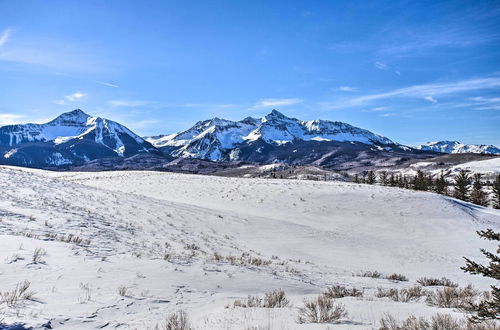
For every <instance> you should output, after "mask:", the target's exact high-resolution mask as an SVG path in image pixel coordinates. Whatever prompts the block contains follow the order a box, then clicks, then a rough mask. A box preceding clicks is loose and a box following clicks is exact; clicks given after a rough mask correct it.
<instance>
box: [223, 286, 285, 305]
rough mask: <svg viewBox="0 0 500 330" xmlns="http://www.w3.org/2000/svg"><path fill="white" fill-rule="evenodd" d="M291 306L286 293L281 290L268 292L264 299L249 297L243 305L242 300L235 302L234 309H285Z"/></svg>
mask: <svg viewBox="0 0 500 330" xmlns="http://www.w3.org/2000/svg"><path fill="white" fill-rule="evenodd" d="M289 304H290V301H289V300H288V298H287V297H286V294H285V291H283V290H281V289H279V290H274V291H271V292H267V293H266V294H265V295H264V298H263V299H262V298H260V297H258V296H251V295H248V298H247V301H246V303H243V302H242V301H241V300H235V301H234V302H233V307H243V308H247V307H264V308H283V307H286V306H288V305H289Z"/></svg>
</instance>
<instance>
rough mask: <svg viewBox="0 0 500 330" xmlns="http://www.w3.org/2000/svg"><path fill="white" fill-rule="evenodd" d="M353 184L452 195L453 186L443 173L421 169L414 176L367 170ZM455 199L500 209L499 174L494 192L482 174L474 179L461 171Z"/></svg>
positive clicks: (356, 177)
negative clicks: (484, 180)
mask: <svg viewBox="0 0 500 330" xmlns="http://www.w3.org/2000/svg"><path fill="white" fill-rule="evenodd" d="M354 182H356V183H366V184H381V185H383V186H391V187H399V188H406V189H413V190H419V191H432V192H435V193H438V194H441V195H447V196H449V195H450V191H449V189H448V187H449V186H450V183H449V182H448V180H447V179H446V176H445V174H444V172H443V171H441V174H440V175H438V176H437V177H433V176H432V175H430V174H425V173H424V172H423V171H421V170H418V171H417V173H416V174H415V175H413V176H408V175H403V174H401V173H390V174H389V173H388V172H387V171H380V172H378V175H377V174H376V173H375V172H374V171H371V170H370V171H367V172H365V173H363V174H362V175H359V174H356V175H355V176H354ZM451 184H452V185H453V193H452V197H455V198H457V199H460V200H463V201H466V202H471V203H474V204H477V205H481V206H487V205H488V204H491V206H493V207H494V208H497V209H500V175H497V176H496V178H495V180H494V181H493V183H491V192H490V193H488V192H487V191H486V190H485V183H484V182H483V180H482V176H481V174H479V173H475V174H474V175H472V176H471V174H470V173H469V171H467V170H460V172H459V173H458V174H457V175H456V176H455V178H454V180H453V182H451Z"/></svg>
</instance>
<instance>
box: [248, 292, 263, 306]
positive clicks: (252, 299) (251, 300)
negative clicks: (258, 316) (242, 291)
mask: <svg viewBox="0 0 500 330" xmlns="http://www.w3.org/2000/svg"><path fill="white" fill-rule="evenodd" d="M247 307H262V298H259V297H257V296H250V295H248V298H247Z"/></svg>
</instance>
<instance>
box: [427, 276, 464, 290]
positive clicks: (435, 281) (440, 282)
mask: <svg viewBox="0 0 500 330" xmlns="http://www.w3.org/2000/svg"><path fill="white" fill-rule="evenodd" d="M417 283H418V284H420V285H421V286H449V287H453V288H456V287H458V284H457V283H455V282H452V281H451V280H450V279H447V278H446V277H442V278H430V277H422V278H419V279H418V280H417Z"/></svg>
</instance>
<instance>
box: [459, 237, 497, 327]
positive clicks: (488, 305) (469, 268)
mask: <svg viewBox="0 0 500 330" xmlns="http://www.w3.org/2000/svg"><path fill="white" fill-rule="evenodd" d="M477 233H478V235H479V236H480V237H482V238H484V239H487V240H490V241H499V242H500V232H498V233H497V232H494V231H493V230H491V229H486V230H481V231H478V232H477ZM481 252H482V253H483V254H484V255H485V256H486V258H488V259H489V260H490V261H489V263H488V265H487V266H484V265H481V264H478V263H476V262H474V261H471V260H469V259H467V258H465V257H464V259H465V267H461V269H462V270H463V271H465V272H466V273H471V274H474V275H483V276H484V277H489V278H492V279H496V280H497V281H500V243H499V245H498V249H497V251H496V254H494V253H491V252H488V251H486V250H484V249H481ZM473 308H474V311H475V314H476V315H474V316H472V317H471V321H472V322H477V323H478V322H482V321H486V320H500V287H497V286H494V285H492V286H491V298H490V299H484V300H482V301H481V302H479V303H478V304H475V305H473Z"/></svg>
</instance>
